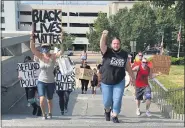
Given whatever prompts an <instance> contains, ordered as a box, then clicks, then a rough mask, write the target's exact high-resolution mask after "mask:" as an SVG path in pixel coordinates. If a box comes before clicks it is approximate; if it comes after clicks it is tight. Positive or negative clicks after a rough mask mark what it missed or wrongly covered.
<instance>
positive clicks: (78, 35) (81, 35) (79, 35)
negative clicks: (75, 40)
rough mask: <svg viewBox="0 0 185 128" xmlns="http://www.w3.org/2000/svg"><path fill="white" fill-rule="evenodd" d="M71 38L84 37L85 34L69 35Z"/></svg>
mask: <svg viewBox="0 0 185 128" xmlns="http://www.w3.org/2000/svg"><path fill="white" fill-rule="evenodd" d="M71 35H72V36H75V37H86V34H75V33H71Z"/></svg>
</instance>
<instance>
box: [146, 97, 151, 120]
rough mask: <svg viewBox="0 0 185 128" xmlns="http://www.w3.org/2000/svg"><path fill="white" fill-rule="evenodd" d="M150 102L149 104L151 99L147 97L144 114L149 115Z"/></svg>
mask: <svg viewBox="0 0 185 128" xmlns="http://www.w3.org/2000/svg"><path fill="white" fill-rule="evenodd" d="M150 104H151V100H150V99H147V100H146V115H147V116H148V117H150V116H151V114H150V111H149V108H150Z"/></svg>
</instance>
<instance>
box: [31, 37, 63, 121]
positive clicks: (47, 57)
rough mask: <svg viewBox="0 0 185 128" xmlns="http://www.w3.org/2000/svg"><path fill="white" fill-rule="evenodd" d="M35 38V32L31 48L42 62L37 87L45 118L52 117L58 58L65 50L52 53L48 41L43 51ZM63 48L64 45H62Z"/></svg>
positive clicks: (43, 45) (42, 46) (42, 47)
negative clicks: (38, 48)
mask: <svg viewBox="0 0 185 128" xmlns="http://www.w3.org/2000/svg"><path fill="white" fill-rule="evenodd" d="M34 41H35V39H33V34H32V36H31V38H30V48H31V51H32V52H33V54H34V55H35V56H36V57H38V59H39V64H40V69H41V71H40V74H39V77H38V83H37V89H38V94H39V97H40V107H41V109H42V114H43V119H44V120H45V119H47V118H49V119H51V118H52V99H53V94H54V91H55V77H54V74H53V71H54V66H55V63H56V58H58V57H60V56H61V55H62V54H63V52H64V50H63V49H61V50H60V51H59V52H57V53H55V54H51V53H50V49H51V45H50V44H48V43H45V44H42V45H41V52H40V51H38V50H37V49H36V48H35V42H34ZM62 48H63V47H62ZM45 93H46V94H47V102H48V111H49V112H48V115H47V114H46V113H45V106H44V100H45Z"/></svg>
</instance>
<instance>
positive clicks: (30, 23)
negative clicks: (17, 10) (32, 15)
mask: <svg viewBox="0 0 185 128" xmlns="http://www.w3.org/2000/svg"><path fill="white" fill-rule="evenodd" d="M20 25H22V26H25V25H29V26H31V25H32V22H20Z"/></svg>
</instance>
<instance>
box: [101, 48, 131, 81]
mask: <svg viewBox="0 0 185 128" xmlns="http://www.w3.org/2000/svg"><path fill="white" fill-rule="evenodd" d="M127 58H128V53H127V52H126V51H124V50H119V51H118V52H115V51H113V50H112V49H110V48H107V51H106V52H105V54H104V55H103V64H102V67H101V74H102V83H104V84H108V85H115V84H118V83H120V82H121V81H122V80H123V79H124V78H125V75H126V73H125V67H126V62H127Z"/></svg>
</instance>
